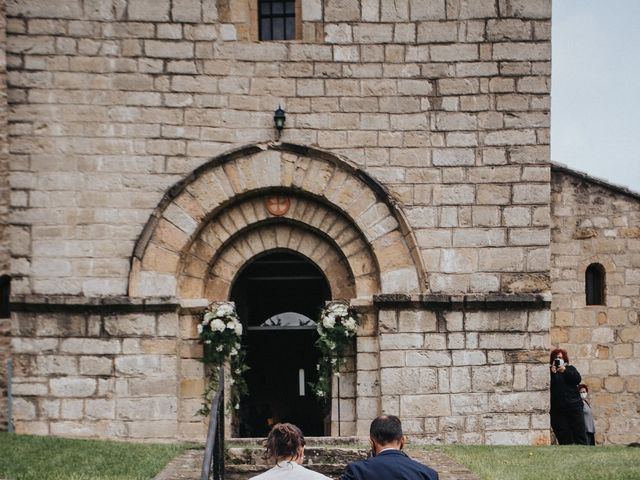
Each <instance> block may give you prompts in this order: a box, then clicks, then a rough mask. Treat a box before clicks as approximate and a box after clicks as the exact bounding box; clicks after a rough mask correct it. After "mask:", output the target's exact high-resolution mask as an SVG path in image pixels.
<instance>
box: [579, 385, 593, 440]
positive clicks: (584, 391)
mask: <svg viewBox="0 0 640 480" xmlns="http://www.w3.org/2000/svg"><path fill="white" fill-rule="evenodd" d="M578 391H579V392H580V397H581V398H582V402H583V406H582V411H583V413H584V426H585V429H586V430H587V443H588V444H589V445H595V444H596V422H595V421H594V420H593V411H592V410H591V404H590V403H589V400H587V397H588V396H589V387H587V386H586V385H585V384H584V383H581V384H580V385H578Z"/></svg>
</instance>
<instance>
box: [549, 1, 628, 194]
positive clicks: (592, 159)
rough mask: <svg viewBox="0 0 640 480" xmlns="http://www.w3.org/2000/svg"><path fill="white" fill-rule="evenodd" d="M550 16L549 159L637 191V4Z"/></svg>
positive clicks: (557, 10)
mask: <svg viewBox="0 0 640 480" xmlns="http://www.w3.org/2000/svg"><path fill="white" fill-rule="evenodd" d="M552 15H553V16H552V35H553V37H552V48H553V52H552V76H551V79H552V80H551V83H552V86H551V160H552V161H554V162H558V163H563V164H565V165H568V166H569V167H571V168H573V169H576V170H580V171H582V172H586V173H588V174H590V175H592V176H596V177H600V178H603V179H605V180H607V181H609V182H610V183H614V184H617V185H623V186H627V187H629V188H631V189H632V190H634V191H636V192H640V142H639V140H640V27H639V26H638V19H639V18H640V1H639V0H553V12H552Z"/></svg>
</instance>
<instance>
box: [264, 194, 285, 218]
mask: <svg viewBox="0 0 640 480" xmlns="http://www.w3.org/2000/svg"><path fill="white" fill-rule="evenodd" d="M265 204H266V206H267V210H268V211H269V213H270V214H271V215H273V216H275V217H281V216H282V215H285V214H286V213H287V212H288V211H289V207H290V206H291V199H289V197H285V196H283V195H272V196H270V197H267V199H266V200H265Z"/></svg>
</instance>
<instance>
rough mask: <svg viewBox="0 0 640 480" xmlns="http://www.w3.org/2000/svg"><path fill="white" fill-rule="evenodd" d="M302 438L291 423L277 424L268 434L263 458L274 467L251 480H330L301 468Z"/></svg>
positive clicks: (300, 433)
mask: <svg viewBox="0 0 640 480" xmlns="http://www.w3.org/2000/svg"><path fill="white" fill-rule="evenodd" d="M304 443H305V442H304V436H303V435H302V431H301V430H300V429H299V428H298V427H296V426H295V425H293V424H291V423H277V424H275V425H274V426H273V428H272V429H271V431H270V432H269V436H268V437H267V443H266V451H265V454H264V458H265V459H267V460H269V461H271V462H273V463H274V466H273V468H271V469H270V470H267V471H266V472H264V473H261V474H260V475H257V476H255V477H252V479H251V480H331V479H330V478H329V477H325V476H324V475H322V474H320V473H318V472H314V471H313V470H309V469H307V468H304V467H303V466H302V462H303V460H304Z"/></svg>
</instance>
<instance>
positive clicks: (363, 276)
mask: <svg viewBox="0 0 640 480" xmlns="http://www.w3.org/2000/svg"><path fill="white" fill-rule="evenodd" d="M267 198H268V196H266V195H256V196H252V197H245V198H244V199H241V200H238V201H237V202H236V203H234V204H233V205H231V206H230V207H229V208H227V209H225V210H224V212H221V213H220V215H218V216H216V217H214V218H213V219H211V220H210V221H209V222H208V223H207V224H206V226H205V227H204V228H203V229H201V230H200V231H199V232H198V235H197V237H195V238H194V239H193V242H192V243H191V246H190V247H189V248H188V249H187V250H186V251H184V252H183V253H182V256H181V259H180V265H179V268H178V296H179V297H180V298H200V297H202V296H203V295H204V296H206V297H207V298H212V299H213V298H216V299H219V300H220V299H223V298H224V296H225V293H224V292H226V290H227V286H226V284H225V282H224V281H221V280H220V276H219V275H218V276H217V278H218V280H216V282H218V283H219V287H220V288H221V290H220V291H214V290H212V289H211V288H210V287H207V284H208V283H210V282H211V281H212V279H211V278H210V277H211V275H212V274H211V272H212V271H214V265H215V264H216V262H218V261H222V262H223V264H231V265H233V267H234V268H235V269H236V271H237V269H239V268H240V267H241V266H242V262H244V261H247V260H249V259H250V258H252V257H253V256H255V255H256V254H259V253H261V252H264V251H268V250H269V249H274V248H283V249H290V250H296V251H299V252H300V253H302V254H303V255H305V256H307V257H308V258H310V259H311V260H312V261H313V262H314V263H316V264H317V265H318V266H319V267H320V268H321V269H322V270H323V271H324V272H325V275H326V276H327V278H328V279H329V281H330V284H332V285H331V290H332V292H333V297H334V298H351V297H354V296H355V297H360V298H365V297H369V298H370V297H371V296H372V295H374V294H375V293H377V292H378V291H379V285H378V271H379V267H378V265H377V263H376V261H375V258H374V257H373V254H372V252H371V249H370V247H369V245H368V244H367V242H366V240H365V239H364V237H362V235H361V234H360V232H358V231H357V230H356V229H355V228H354V227H353V225H352V224H351V223H350V222H349V221H348V220H347V219H346V218H344V217H343V216H342V215H341V214H340V213H339V212H336V211H334V210H332V209H331V208H329V207H327V206H326V205H324V204H322V203H319V202H317V201H315V200H314V199H312V198H308V197H305V196H302V195H299V194H294V193H291V196H290V197H289V198H290V202H291V204H290V208H289V210H288V212H287V213H286V214H285V215H283V216H281V217H276V218H274V217H272V216H271V215H270V214H269V212H268V211H267V209H266V207H265V203H266V202H265V200H266V199H267ZM229 244H231V247H229ZM152 248H155V247H152ZM229 249H230V250H229ZM229 251H231V252H236V256H235V258H234V261H228V260H227V259H226V256H228V255H229ZM221 257H222V260H220V258H221ZM235 260H239V261H240V263H238V262H237V261H235ZM392 261H393V258H391V257H387V258H385V259H384V262H385V263H384V264H383V265H384V266H387V265H388V264H389V262H392ZM325 265H326V268H323V266H325ZM339 265H344V271H343V270H341V269H338V266H339ZM214 276H215V275H214ZM222 278H224V279H225V281H227V282H228V281H230V280H231V277H229V276H226V277H222ZM338 279H340V281H342V282H343V283H344V285H338V284H337V283H336V281H337V280H338ZM214 284H215V282H214ZM347 287H349V288H348V289H347ZM347 295H348V296H347Z"/></svg>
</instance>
